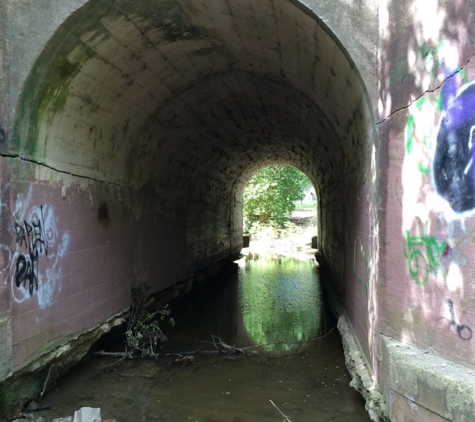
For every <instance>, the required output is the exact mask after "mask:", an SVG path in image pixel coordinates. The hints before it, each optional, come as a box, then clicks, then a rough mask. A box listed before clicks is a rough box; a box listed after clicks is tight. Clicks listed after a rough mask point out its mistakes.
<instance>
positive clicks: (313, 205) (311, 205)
mask: <svg viewBox="0 0 475 422" xmlns="http://www.w3.org/2000/svg"><path fill="white" fill-rule="evenodd" d="M294 204H295V210H296V211H298V210H308V209H315V210H316V209H317V201H304V202H302V203H301V202H300V201H294Z"/></svg>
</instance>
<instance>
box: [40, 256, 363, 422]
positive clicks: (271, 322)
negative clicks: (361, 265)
mask: <svg viewBox="0 0 475 422" xmlns="http://www.w3.org/2000/svg"><path fill="white" fill-rule="evenodd" d="M240 264H241V267H240V270H239V271H238V272H237V274H232V275H230V276H226V277H225V278H222V279H221V280H217V282H216V283H214V284H212V285H211V286H208V288H206V289H202V290H199V291H195V292H194V293H193V294H191V295H190V296H189V297H187V298H186V299H185V300H183V301H182V302H180V304H179V305H176V306H174V308H173V310H174V315H173V316H174V317H175V319H176V326H175V327H173V328H171V327H170V330H168V331H166V334H167V335H168V336H169V338H170V339H171V340H172V341H171V344H170V346H169V349H168V350H163V354H162V358H161V359H159V360H157V361H155V360H130V361H126V362H123V363H122V364H121V365H120V366H119V367H114V368H115V369H114V370H113V371H111V370H110V368H111V366H112V365H113V363H114V362H115V361H116V360H117V359H116V358H115V359H114V358H104V357H94V358H92V359H90V360H88V361H86V362H84V363H82V364H81V365H78V366H77V367H76V368H75V369H74V370H73V371H71V372H70V373H69V374H68V375H67V376H66V377H64V378H63V379H62V380H61V381H60V382H59V383H58V384H57V387H56V388H54V389H53V390H51V391H48V392H47V393H46V395H45V396H44V397H43V400H42V402H41V403H40V405H41V406H44V407H51V410H48V411H45V412H42V414H41V416H42V417H43V418H44V419H43V420H45V421H51V420H53V419H54V418H59V417H63V416H68V415H73V414H74V410H76V409H79V408H80V407H82V406H90V407H100V408H101V409H102V418H103V419H108V418H110V419H114V420H116V421H117V422H132V421H134V422H135V421H145V422H148V421H161V422H165V421H166V422H182V421H195V422H224V421H226V422H227V421H229V422H247V421H266V422H277V421H279V420H282V417H281V415H280V414H279V413H278V412H277V411H276V409H275V408H273V407H272V405H271V404H270V402H269V399H272V401H273V402H275V403H276V404H277V405H278V406H279V408H280V409H281V410H282V411H283V412H284V413H285V414H286V415H287V416H289V417H290V419H291V420H292V421H294V422H304V421H308V422H318V421H327V422H328V421H334V422H336V421H338V422H359V421H361V422H369V420H370V419H369V417H368V415H367V413H366V411H365V409H364V402H363V400H362V398H361V396H360V395H359V394H358V393H357V392H356V391H355V390H354V389H352V388H351V387H350V386H349V383H350V377H349V374H348V372H347V371H346V369H345V363H344V357H343V351H342V346H341V341H340V338H339V336H338V333H337V331H336V330H333V331H332V332H331V333H330V334H329V335H326V336H325V337H324V338H323V339H321V340H319V341H310V342H303V343H301V344H297V345H295V344H293V345H292V344H291V343H285V344H281V345H276V346H272V347H269V348H268V349H267V351H264V352H263V351H262V350H261V349H258V351H259V353H258V354H251V355H250V356H243V355H235V356H231V357H230V356H223V355H216V354H214V355H209V354H205V355H199V354H196V360H195V361H194V362H193V363H189V364H186V365H185V364H183V363H179V364H177V363H174V360H175V359H176V356H177V353H178V352H181V351H183V350H195V349H201V350H203V349H207V350H212V349H213V345H212V344H210V343H209V341H210V340H211V336H212V335H218V336H220V337H221V338H222V339H223V341H225V342H227V343H228V344H232V345H236V346H248V345H251V344H262V343H269V342H276V341H286V342H289V341H290V342H292V341H294V342H295V341H301V340H307V339H310V338H313V337H315V336H316V335H319V334H320V333H319V330H320V329H322V330H323V331H324V332H325V333H326V332H327V331H328V330H329V329H330V328H331V327H333V326H334V324H335V321H333V320H331V319H330V320H329V324H330V326H327V327H325V326H323V325H324V324H323V323H325V322H326V315H327V313H326V312H325V311H324V309H322V305H321V304H322V296H321V292H320V285H319V284H320V283H319V279H318V275H317V273H316V272H315V269H314V267H313V265H314V264H313V263H312V261H308V262H306V261H296V260H294V259H289V258H280V259H278V260H277V261H276V260H274V259H270V258H266V257H263V256H260V257H257V256H250V257H248V258H247V259H246V260H243V261H241V263H240ZM320 326H322V328H320ZM171 330H173V331H171ZM204 340H208V343H204V342H203V341H204ZM109 346H110V347H112V345H109ZM295 347H297V348H298V351H297V350H295ZM118 348H119V349H122V350H123V343H121V344H119V345H118ZM282 352H284V353H282ZM166 353H170V355H167V354H166ZM106 369H108V370H106ZM38 416H39V415H38Z"/></svg>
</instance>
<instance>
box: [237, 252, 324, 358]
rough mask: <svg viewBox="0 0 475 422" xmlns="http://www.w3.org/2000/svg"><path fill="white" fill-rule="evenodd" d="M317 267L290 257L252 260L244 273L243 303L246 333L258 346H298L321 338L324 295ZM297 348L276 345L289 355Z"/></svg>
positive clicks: (274, 347) (279, 349)
mask: <svg viewBox="0 0 475 422" xmlns="http://www.w3.org/2000/svg"><path fill="white" fill-rule="evenodd" d="M314 266H315V264H314V263H313V262H312V261H310V260H308V261H299V260H296V259H294V258H290V257H280V258H278V259H277V265H276V259H273V258H271V257H262V256H261V257H259V258H257V259H250V258H248V259H247V261H246V266H245V267H244V268H243V270H242V271H241V274H240V277H241V283H240V292H239V295H240V303H241V309H242V313H243V321H244V326H245V328H246V331H247V332H248V334H249V335H250V337H251V338H252V340H253V341H254V342H255V343H256V344H263V343H272V342H279V341H285V342H289V343H290V342H297V341H302V340H308V339H310V338H312V337H314V336H315V335H317V334H318V330H319V328H320V321H321V291H320V283H319V280H318V276H317V274H316V272H315V271H314V270H313V268H314ZM295 348H296V345H293V344H282V345H273V346H269V347H267V350H269V351H288V350H293V349H295Z"/></svg>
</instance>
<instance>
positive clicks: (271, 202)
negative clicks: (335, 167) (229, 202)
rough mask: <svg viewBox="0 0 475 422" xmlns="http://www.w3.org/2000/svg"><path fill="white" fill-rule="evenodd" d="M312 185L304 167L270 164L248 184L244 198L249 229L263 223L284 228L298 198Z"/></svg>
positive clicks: (246, 222) (247, 227) (245, 218)
mask: <svg viewBox="0 0 475 422" xmlns="http://www.w3.org/2000/svg"><path fill="white" fill-rule="evenodd" d="M311 186H312V183H311V182H310V180H309V179H308V178H307V176H305V175H304V174H303V173H302V172H301V171H300V170H297V169H296V168H295V167H291V166H282V165H279V166H272V167H267V168H265V169H263V170H262V171H260V172H259V173H257V174H255V175H254V176H253V177H252V178H251V179H250V180H249V182H248V183H247V185H246V188H245V189H244V197H243V215H244V220H245V224H246V229H247V230H251V228H252V227H253V225H255V224H256V223H259V224H261V225H268V226H273V227H277V228H278V227H282V226H283V225H284V223H285V222H286V221H287V219H288V218H289V217H290V216H291V214H292V211H293V210H294V209H295V204H294V201H296V200H299V199H302V198H303V197H304V191H305V190H306V189H308V188H309V187H311Z"/></svg>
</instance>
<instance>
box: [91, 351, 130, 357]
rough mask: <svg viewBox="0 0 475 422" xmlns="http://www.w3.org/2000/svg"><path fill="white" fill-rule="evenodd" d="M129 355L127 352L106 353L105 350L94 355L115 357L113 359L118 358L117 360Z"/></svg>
mask: <svg viewBox="0 0 475 422" xmlns="http://www.w3.org/2000/svg"><path fill="white" fill-rule="evenodd" d="M127 354H128V353H126V352H105V351H104V350H101V351H99V352H95V353H94V355H97V356H113V357H116V358H120V357H124V356H126V355H127Z"/></svg>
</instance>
